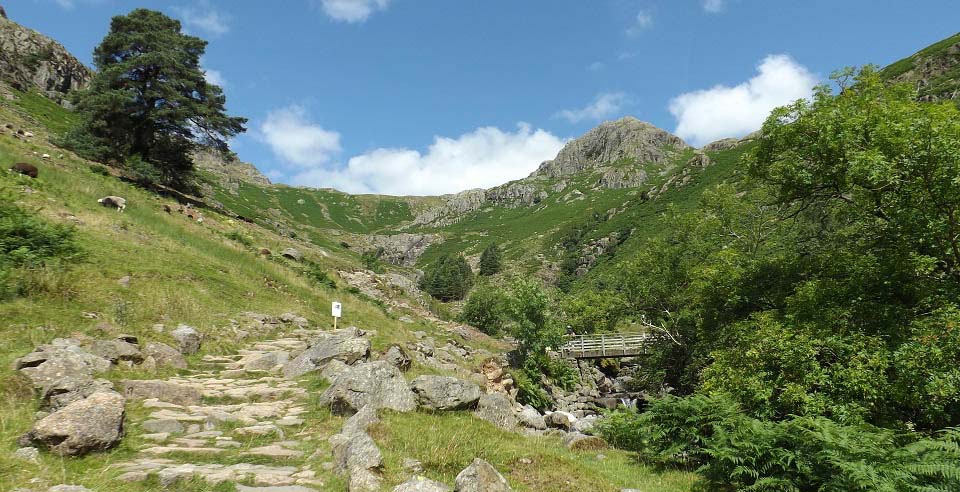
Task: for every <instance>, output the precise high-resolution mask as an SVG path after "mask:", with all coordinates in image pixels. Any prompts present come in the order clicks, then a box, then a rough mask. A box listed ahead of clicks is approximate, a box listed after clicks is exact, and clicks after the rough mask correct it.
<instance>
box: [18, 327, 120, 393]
mask: <svg viewBox="0 0 960 492" xmlns="http://www.w3.org/2000/svg"><path fill="white" fill-rule="evenodd" d="M110 366H111V364H110V361H109V360H107V359H104V358H102V357H98V356H96V355H94V354H91V353H90V352H87V351H86V350H85V349H83V348H82V347H81V346H80V342H78V341H77V340H73V339H70V338H57V339H55V340H53V341H52V342H50V343H49V344H47V345H41V346H39V347H37V348H36V349H35V350H34V351H33V352H31V353H30V354H27V355H25V356H23V357H21V358H19V359H17V360H16V361H14V368H15V369H17V370H19V371H20V372H21V373H23V374H24V375H26V376H27V377H28V378H30V380H31V381H32V382H33V384H34V386H36V387H38V388H43V387H45V386H47V385H50V384H52V383H54V382H55V381H57V380H59V379H60V378H63V377H64V376H67V375H76V374H88V375H92V374H96V373H100V372H104V371H106V370H108V369H110Z"/></svg>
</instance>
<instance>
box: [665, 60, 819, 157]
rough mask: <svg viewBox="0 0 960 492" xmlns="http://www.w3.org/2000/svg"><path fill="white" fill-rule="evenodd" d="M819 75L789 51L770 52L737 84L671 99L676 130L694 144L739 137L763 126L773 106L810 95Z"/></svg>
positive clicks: (689, 93) (715, 87)
mask: <svg viewBox="0 0 960 492" xmlns="http://www.w3.org/2000/svg"><path fill="white" fill-rule="evenodd" d="M816 84H817V77H816V76H815V75H814V74H812V73H810V71H809V70H807V69H806V67H804V66H803V65H800V64H799V63H797V62H796V61H794V60H793V59H792V58H790V57H789V56H787V55H769V56H767V57H766V58H764V59H763V60H762V61H761V62H760V64H759V65H758V66H757V75H755V76H754V77H753V78H751V79H750V80H748V81H746V82H743V83H741V84H738V85H736V86H734V87H727V86H724V85H717V86H714V87H712V88H710V89H705V90H699V91H693V92H687V93H684V94H680V95H679V96H677V97H675V98H673V99H672V100H671V101H670V113H672V114H673V116H674V117H675V118H676V119H677V129H676V131H675V132H674V133H676V134H677V135H678V136H680V137H681V138H683V139H685V140H687V141H688V142H690V143H692V144H693V145H703V144H706V143H709V142H712V141H714V140H718V139H720V138H725V137H739V136H743V135H746V134H747V133H750V132H752V131H754V130H757V129H759V128H760V126H761V125H762V124H763V121H764V120H765V119H766V118H767V116H768V115H769V113H770V110H772V109H773V108H775V107H777V106H783V105H784V104H788V103H790V102H793V101H795V100H797V99H801V98H809V97H810V96H811V94H812V92H813V87H814V86H815V85H816Z"/></svg>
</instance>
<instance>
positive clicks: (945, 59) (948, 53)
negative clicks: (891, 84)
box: [881, 33, 960, 99]
mask: <svg viewBox="0 0 960 492" xmlns="http://www.w3.org/2000/svg"><path fill="white" fill-rule="evenodd" d="M881 75H882V76H883V77H884V78H885V79H887V80H893V81H897V82H913V83H916V82H918V81H921V80H922V81H924V82H923V84H922V86H921V87H919V95H920V96H921V97H924V96H933V97H938V98H945V99H955V98H957V97H960V33H957V34H954V35H953V36H950V37H949V38H946V39H943V40H941V41H938V42H936V43H934V44H932V45H930V46H927V47H926V48H924V49H922V50H920V51H918V52H916V53H914V54H913V55H911V56H908V57H906V58H904V59H902V60H899V61H896V62H894V63H891V64H890V65H889V66H887V67H886V68H884V69H883V71H882V72H881Z"/></svg>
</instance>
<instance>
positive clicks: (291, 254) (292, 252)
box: [280, 248, 303, 261]
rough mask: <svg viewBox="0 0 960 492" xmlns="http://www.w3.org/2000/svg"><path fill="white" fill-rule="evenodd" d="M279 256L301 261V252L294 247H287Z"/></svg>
mask: <svg viewBox="0 0 960 492" xmlns="http://www.w3.org/2000/svg"><path fill="white" fill-rule="evenodd" d="M280 256H282V257H284V258H289V259H291V260H294V261H303V253H301V252H300V250H298V249H296V248H287V249H285V250H283V251H281V252H280Z"/></svg>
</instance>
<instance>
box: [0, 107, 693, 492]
mask: <svg viewBox="0 0 960 492" xmlns="http://www.w3.org/2000/svg"><path fill="white" fill-rule="evenodd" d="M38 108H39V110H38ZM33 111H38V112H37V114H33V113H32V112H33ZM70 118H71V116H70V114H69V113H67V112H65V111H64V110H63V109H62V108H59V107H58V106H55V105H54V106H51V105H47V104H44V103H43V101H42V100H35V99H30V98H22V99H20V100H19V101H17V102H16V104H12V103H9V102H2V103H0V120H2V121H6V122H11V123H12V124H13V125H14V126H15V127H18V128H25V129H27V130H30V131H33V132H34V133H36V134H37V137H34V138H33V139H27V140H17V139H14V138H12V137H11V136H10V135H9V132H7V134H6V135H2V136H0V163H2V164H3V166H4V168H6V167H7V166H9V165H10V164H11V163H13V162H27V163H30V164H33V165H35V166H37V167H38V168H39V170H40V176H39V178H38V179H36V180H34V179H30V178H27V177H24V176H20V175H16V174H13V173H7V172H2V173H0V195H2V196H9V197H13V200H14V201H15V203H16V204H17V205H18V206H19V207H20V208H22V209H25V210H28V211H29V212H30V213H31V214H33V215H35V216H36V217H39V218H41V219H42V220H43V221H45V222H48V223H62V224H68V225H70V226H72V227H74V228H75V230H76V238H77V243H78V245H79V247H80V250H81V251H82V253H83V255H82V257H81V259H80V260H79V261H77V262H74V263H68V264H65V265H61V266H55V265H50V266H47V267H43V268H32V269H20V270H17V271H16V272H15V273H14V280H15V281H17V283H18V284H19V285H20V286H21V289H20V291H19V294H18V295H17V296H15V297H13V298H9V299H6V300H3V301H0V319H3V321H4V322H3V324H2V325H0V330H2V334H3V336H2V337H0V491H7V490H13V489H15V488H17V487H22V486H28V485H29V486H35V487H41V488H44V487H49V486H51V485H55V484H59V483H73V484H82V485H85V486H87V487H89V488H91V489H93V490H98V491H121V490H122V491H124V492H135V491H140V490H144V491H146V490H161V489H162V487H161V486H160V484H159V483H158V482H156V481H155V480H153V481H147V482H143V483H124V482H119V481H117V480H116V477H117V476H118V475H119V473H120V471H119V470H118V469H115V468H110V465H111V464H115V463H120V462H123V461H126V460H129V459H131V457H133V456H134V455H135V454H136V453H137V452H138V449H139V448H140V447H142V446H144V445H145V444H146V441H145V440H144V439H143V438H141V435H142V434H143V431H142V430H141V429H140V428H139V426H137V425H129V426H128V427H127V429H126V433H127V435H126V437H125V438H124V440H123V441H122V443H121V445H120V446H118V447H117V448H115V449H112V450H110V451H108V452H104V453H94V454H91V455H88V456H86V457H84V458H74V459H64V458H60V457H57V456H54V455H50V454H46V453H42V454H41V455H40V458H39V461H38V462H37V463H30V462H25V461H22V460H20V459H17V458H15V457H14V456H13V452H14V451H15V450H16V448H17V445H16V440H17V437H18V436H20V435H21V434H22V433H24V432H25V431H27V430H28V429H29V428H30V426H31V424H32V422H33V421H34V414H35V412H36V411H37V410H38V403H37V399H36V397H35V395H34V393H33V390H32V389H31V388H30V386H29V384H28V383H27V382H26V381H25V380H24V379H23V378H22V377H21V376H19V375H17V374H16V373H15V372H14V371H13V370H12V368H11V363H12V361H13V360H14V359H16V358H17V357H20V356H22V355H24V354H26V353H28V352H30V351H31V350H32V349H33V348H34V347H35V346H37V345H40V344H43V343H48V342H49V341H51V340H52V339H54V338H56V337H76V338H80V339H92V338H103V337H109V336H110V335H112V334H116V333H127V334H132V335H135V336H137V337H138V338H139V339H140V342H141V344H143V343H146V342H149V341H161V342H166V343H171V339H170V337H169V330H170V328H173V327H175V326H176V325H177V324H179V323H186V324H189V325H191V326H194V327H196V328H197V329H198V330H199V331H201V332H202V333H203V334H204V335H205V337H206V338H205V342H204V345H203V349H202V351H201V352H200V353H199V354H196V355H194V356H191V357H190V363H191V366H195V365H197V364H198V363H199V361H200V359H201V358H202V357H203V356H205V355H209V354H225V353H230V352H233V351H235V350H237V349H238V348H240V347H243V346H245V345H247V344H250V343H252V342H253V341H255V340H256V339H260V338H266V337H276V336H278V335H281V334H280V333H269V332H251V333H249V334H248V336H246V337H245V338H244V337H242V335H241V334H239V333H238V332H237V331H236V329H235V328H234V327H233V324H232V321H231V320H242V319H243V313H245V312H248V311H254V312H260V313H265V314H271V315H277V314H280V313H284V312H295V313H298V314H301V315H303V316H305V317H307V318H308V319H309V320H310V321H311V323H312V324H313V325H315V326H318V327H320V328H328V327H329V325H330V320H329V317H328V309H329V303H330V301H332V300H334V299H336V300H339V301H342V302H343V303H344V306H345V311H344V319H343V323H344V324H346V325H355V326H358V327H360V328H362V329H365V330H371V331H374V332H375V333H376V336H375V337H374V339H373V344H374V349H375V350H378V351H379V350H383V349H385V348H386V347H387V346H388V345H390V344H392V343H398V342H407V341H410V340H413V335H412V331H414V330H422V331H425V332H427V333H428V334H431V335H433V336H436V337H438V339H444V338H447V337H450V336H451V334H450V333H449V332H446V331H445V330H444V329H443V327H442V326H440V325H439V324H438V323H437V322H436V321H434V320H432V319H429V318H422V317H419V316H417V314H416V312H414V311H406V310H402V309H397V308H388V307H386V305H384V304H383V303H377V302H373V301H372V300H371V299H370V298H367V297H365V296H363V295H361V294H358V293H356V291H354V290H352V289H347V288H346V287H347V286H346V285H344V284H343V283H342V282H339V281H338V288H336V289H334V288H331V287H328V286H324V285H321V284H320V283H317V282H315V281H313V280H311V279H310V277H309V276H307V275H305V270H306V267H305V265H304V264H300V263H297V262H293V261H290V260H286V259H283V258H280V257H278V256H277V255H276V254H275V253H276V252H277V251H280V250H281V249H283V248H286V247H296V248H298V249H300V250H301V251H303V252H304V254H305V256H306V259H307V261H309V262H310V263H312V264H315V265H317V266H318V268H320V269H321V270H323V271H325V272H327V274H328V275H329V276H330V277H331V278H336V274H335V271H336V270H341V269H352V268H355V267H357V266H358V263H357V262H356V258H355V255H354V254H353V253H350V252H348V251H345V250H342V249H339V248H335V247H330V245H334V244H336V242H337V237H336V236H329V235H326V234H325V232H324V229H326V228H328V227H340V226H339V224H341V223H342V224H345V226H344V228H347V227H346V226H350V227H352V228H353V229H352V230H354V231H371V230H375V229H378V228H381V227H388V226H392V225H394V224H397V223H399V222H400V221H402V220H404V219H405V218H408V217H410V214H411V213H412V211H411V210H410V208H409V203H407V202H405V201H403V200H381V199H377V198H374V197H349V196H345V195H342V194H339V193H334V192H305V191H302V190H296V189H292V188H275V189H270V190H255V189H254V188H253V187H251V188H249V189H247V188H246V187H245V188H244V190H245V191H244V193H242V194H241V197H249V199H251V200H258V202H257V203H258V209H259V207H266V206H268V205H271V206H276V205H279V206H282V207H283V210H284V211H285V212H284V213H289V214H292V213H301V212H296V211H297V210H299V209H298V207H300V206H301V204H299V203H298V201H297V200H299V199H303V200H304V201H305V202H307V203H308V204H309V206H304V207H305V208H306V209H308V210H312V211H316V210H318V209H321V208H326V209H327V210H329V211H330V216H331V219H330V221H329V222H324V221H325V220H327V219H316V218H315V217H316V216H313V218H311V219H310V220H316V222H312V224H313V225H314V227H315V228H313V229H310V230H309V232H310V233H309V234H305V235H303V236H300V237H303V238H309V239H311V240H313V239H316V240H315V241H302V240H297V239H291V238H289V237H283V236H280V235H278V234H276V233H275V232H273V231H272V230H271V229H269V228H264V227H261V226H259V225H257V224H250V223H246V222H243V221H239V220H232V219H230V218H229V217H226V216H221V215H218V214H216V213H213V212H211V211H208V212H206V214H205V220H204V222H203V223H197V222H195V221H192V220H189V219H187V218H186V217H185V216H182V215H180V214H176V213H174V214H168V213H166V212H164V210H163V206H164V205H171V206H173V205H175V203H174V202H172V201H169V200H167V199H164V198H160V197H158V196H156V195H154V194H152V193H150V192H147V191H145V190H142V189H139V188H136V187H134V186H131V185H129V184H126V183H124V182H121V181H119V180H117V179H116V178H114V177H111V176H107V175H104V174H103V173H102V172H100V171H101V170H102V168H99V167H97V166H95V165H94V163H91V162H88V161H85V160H82V159H79V158H76V157H74V156H73V155H71V154H69V153H67V152H63V151H62V150H61V149H57V148H55V147H53V146H51V145H50V144H49V143H48V142H47V141H46V139H45V138H44V135H46V134H48V133H50V132H51V131H53V129H52V128H46V127H43V126H41V125H42V124H43V123H44V122H48V123H50V122H53V123H51V124H54V125H55V124H56V122H67V121H69V120H70ZM62 128H63V127H60V129H62ZM61 153H63V154H65V156H64V157H63V158H59V157H58V156H59V155H60V154H61ZM42 154H50V155H52V156H53V158H52V159H43V158H41V157H39V156H40V155H42ZM105 195H119V196H123V197H125V198H126V199H127V200H128V205H127V209H126V211H125V212H124V213H118V212H116V211H114V210H112V209H107V208H104V207H101V206H100V205H99V204H98V203H97V199H98V198H100V197H102V196H105ZM221 198H226V199H224V202H225V203H228V206H229V207H231V208H233V207H237V212H239V213H241V214H242V213H243V211H242V210H240V209H239V206H238V205H237V204H236V203H233V202H230V201H229V198H228V197H221ZM238 200H239V199H238ZM268 208H272V207H268ZM304 215H306V216H307V217H311V213H310V212H309V211H303V212H302V214H301V215H300V216H301V217H303V216H304ZM319 216H320V217H323V216H322V214H319ZM353 218H361V219H362V218H366V219H371V221H370V222H369V223H366V224H363V225H360V224H358V223H357V222H356V221H355V220H353ZM304 220H306V219H304ZM351 224H355V225H351ZM318 244H320V246H318ZM263 247H265V248H269V249H271V250H272V251H273V252H274V255H272V256H270V257H264V256H261V255H259V254H258V250H259V249H260V248H263ZM404 315H406V316H414V317H416V318H417V319H415V322H414V323H413V324H408V323H404V322H401V321H399V320H398V317H400V316H404ZM157 324H163V325H164V326H165V327H166V329H165V330H164V331H163V332H160V331H158V330H157V329H156V328H155V325H157ZM472 343H473V344H474V345H475V346H481V347H488V348H489V347H493V345H492V344H489V343H485V342H483V341H475V342H472ZM477 362H478V361H473V363H477ZM437 372H438V371H437V370H436V369H433V368H428V367H419V366H418V367H415V368H414V369H412V370H411V371H410V373H409V375H408V377H412V376H414V375H416V374H423V373H437ZM164 374H166V375H170V373H169V371H168V372H164V373H161V374H160V375H161V376H162V375H164ZM157 376H158V375H157V374H149V373H145V372H143V371H142V370H139V369H123V368H120V367H116V368H114V369H112V370H111V371H110V372H108V373H106V374H105V375H104V377H107V378H109V379H110V380H113V381H118V380H120V379H124V378H150V377H157ZM305 384H306V386H305V388H307V389H308V391H311V392H312V394H314V395H315V394H316V393H317V391H318V390H319V389H322V387H323V383H321V382H317V383H305ZM314 400H315V399H313V398H312V399H311V400H310V401H311V402H312V403H311V406H310V408H309V409H308V413H307V414H306V415H307V416H308V419H307V422H306V423H305V424H304V425H303V426H302V427H301V428H299V431H298V434H297V435H298V437H299V438H301V439H302V442H303V445H302V449H303V451H305V452H306V453H307V454H306V455H308V456H309V455H310V454H312V453H314V452H317V451H319V452H320V454H319V455H318V456H320V458H319V459H316V460H313V461H311V462H310V466H311V467H312V469H313V470H314V471H315V472H316V473H317V477H318V478H320V479H322V480H323V481H324V482H325V483H326V484H327V486H326V490H346V485H345V484H344V483H343V480H342V479H341V478H339V477H336V476H333V475H332V473H331V472H330V471H328V470H327V469H325V468H324V467H323V466H322V465H323V462H324V461H327V460H329V458H328V456H329V455H328V454H327V453H328V450H329V446H328V444H327V443H326V437H328V436H329V435H330V434H331V433H332V432H334V431H336V430H337V429H339V427H340V423H341V420H340V419H339V418H337V417H333V416H330V415H329V413H328V412H326V411H324V410H323V409H321V408H319V406H317V405H316V403H315V401H314ZM127 412H128V417H127V418H128V421H136V420H138V419H143V418H144V417H145V415H146V413H147V411H146V409H144V408H142V407H141V406H140V405H139V404H136V403H133V402H131V403H130V404H128V408H127ZM376 437H377V440H378V442H379V444H380V446H381V448H382V449H383V452H384V454H385V455H386V457H387V462H386V467H385V470H384V474H385V477H386V484H385V485H387V486H390V487H392V486H393V485H395V484H396V483H399V482H400V481H402V480H403V479H405V476H406V475H405V472H404V471H403V470H402V458H404V457H415V458H418V459H421V460H422V461H423V462H424V472H425V473H426V474H428V475H429V476H432V477H436V478H440V479H443V480H444V481H445V482H448V483H452V481H453V478H454V476H455V475H456V473H457V471H458V470H459V469H460V468H462V467H464V466H466V465H467V464H468V463H469V461H470V460H472V459H473V458H474V457H477V456H480V457H484V458H486V459H487V460H489V461H490V462H491V463H493V464H494V465H495V466H496V467H497V468H498V469H500V470H501V471H502V472H503V473H504V474H505V475H506V476H507V478H508V479H509V480H510V481H511V483H512V484H513V485H514V486H515V487H516V489H517V490H583V487H587V488H589V489H591V490H603V491H616V490H619V489H620V488H622V487H624V486H631V487H640V488H642V489H643V490H651V491H657V490H660V491H685V490H689V489H690V486H691V484H692V482H693V480H694V479H695V477H694V476H693V475H690V474H686V473H676V472H667V473H658V472H654V471H651V470H648V469H645V468H641V467H638V466H637V465H635V464H634V463H633V461H632V458H630V457H629V455H628V454H627V453H624V452H619V451H613V450H609V451H603V452H602V455H603V457H601V456H600V453H598V452H585V451H584V452H573V451H567V450H566V449H565V448H563V446H562V444H561V443H560V442H559V441H558V440H557V439H556V438H535V437H521V436H518V435H516V434H508V433H505V432H503V431H500V430H499V429H497V428H495V427H494V426H492V425H490V424H488V423H486V422H483V421H479V420H477V419H475V418H473V417H471V416H469V415H467V414H459V413H451V414H443V415H430V414H424V413H413V414H406V415H396V416H387V417H385V423H384V424H382V426H381V427H379V428H378V429H377V431H376ZM257 442H258V441H257V440H256V438H251V440H250V441H248V442H244V443H243V445H244V446H245V447H249V446H254V445H257ZM439 450H443V451H442V453H441V454H442V457H441V458H440V459H437V456H438V454H437V453H438V452H440V451H439ZM196 459H198V460H201V458H196ZM217 459H218V458H202V460H207V461H209V460H213V461H216V460H217ZM223 459H229V460H238V459H241V458H239V457H234V456H233V455H230V456H229V457H227V458H223ZM521 459H522V460H523V461H521ZM526 460H529V463H532V464H524V463H527V461H526ZM256 462H258V463H264V464H276V465H282V464H283V463H284V460H283V459H282V458H276V459H269V458H257V461H256ZM569 474H573V475H574V476H572V477H569V478H564V477H565V476H567V475H569ZM544 484H547V485H544ZM177 490H187V491H194V490H195V491H200V490H218V491H230V490H234V486H233V485H232V484H222V485H220V486H216V487H213V486H210V485H207V484H205V483H202V482H197V481H193V482H187V483H179V484H178V485H177Z"/></svg>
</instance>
